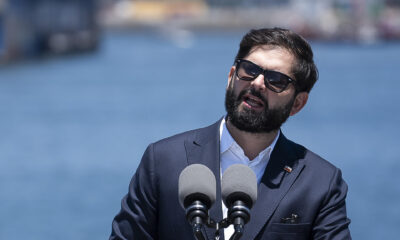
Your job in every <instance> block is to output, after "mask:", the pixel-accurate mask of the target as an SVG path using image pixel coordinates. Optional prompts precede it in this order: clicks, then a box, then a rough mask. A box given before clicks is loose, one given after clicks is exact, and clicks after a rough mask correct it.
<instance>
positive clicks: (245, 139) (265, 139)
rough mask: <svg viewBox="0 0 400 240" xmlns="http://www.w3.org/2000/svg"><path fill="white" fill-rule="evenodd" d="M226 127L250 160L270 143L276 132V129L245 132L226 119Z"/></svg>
mask: <svg viewBox="0 0 400 240" xmlns="http://www.w3.org/2000/svg"><path fill="white" fill-rule="evenodd" d="M226 128H227V129H228V131H229V133H230V134H231V136H232V138H233V139H235V141H236V143H237V144H239V146H240V147H241V148H242V149H243V151H244V154H245V155H246V157H248V158H249V159H250V160H253V159H254V158H256V157H257V156H258V154H260V152H261V151H262V150H264V149H265V148H267V147H268V146H269V145H271V143H272V142H273V141H274V139H275V137H276V135H277V134H278V130H274V131H272V132H269V133H251V132H245V131H242V130H240V129H238V128H236V127H235V126H234V125H233V124H232V123H231V122H230V121H229V120H227V121H226Z"/></svg>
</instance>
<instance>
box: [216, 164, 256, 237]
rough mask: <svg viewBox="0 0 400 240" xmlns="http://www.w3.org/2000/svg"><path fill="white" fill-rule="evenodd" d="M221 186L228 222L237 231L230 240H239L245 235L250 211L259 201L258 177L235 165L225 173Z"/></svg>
mask: <svg viewBox="0 0 400 240" xmlns="http://www.w3.org/2000/svg"><path fill="white" fill-rule="evenodd" d="M221 184H222V189H221V191H222V200H223V201H224V203H225V206H226V207H227V208H228V221H229V222H230V223H232V224H233V225H234V229H235V233H234V234H233V235H232V237H231V238H230V240H237V239H240V237H241V236H242V235H243V230H244V225H245V224H246V223H248V222H249V220H250V209H251V207H252V206H253V204H254V203H255V202H256V200H257V177H256V175H255V174H254V172H253V170H251V169H250V168H249V167H247V166H245V165H243V164H234V165H232V166H230V167H229V168H228V169H227V170H226V171H225V173H224V175H223V176H222V181H221Z"/></svg>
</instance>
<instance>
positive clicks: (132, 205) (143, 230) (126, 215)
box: [109, 145, 157, 240]
mask: <svg viewBox="0 0 400 240" xmlns="http://www.w3.org/2000/svg"><path fill="white" fill-rule="evenodd" d="M156 188H157V179H156V175H155V160H154V154H153V145H149V146H148V147H147V149H146V151H145V153H144V155H143V157H142V160H141V162H140V164H139V167H138V168H137V170H136V173H135V175H134V176H133V177H132V180H131V183H130V185H129V192H128V194H127V195H126V196H125V197H124V198H123V199H122V203H121V211H120V212H119V213H118V215H117V216H115V218H114V220H113V222H112V233H111V236H110V238H109V239H110V240H122V239H123V240H125V239H126V240H136V239H138V240H141V239H149V240H151V239H157V232H156V229H157V189H156Z"/></svg>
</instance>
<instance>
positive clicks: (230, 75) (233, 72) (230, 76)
mask: <svg viewBox="0 0 400 240" xmlns="http://www.w3.org/2000/svg"><path fill="white" fill-rule="evenodd" d="M235 70H236V68H235V66H232V67H231V70H229V75H228V85H226V87H228V86H229V85H230V84H231V81H232V80H233V79H232V77H233V75H234V74H235Z"/></svg>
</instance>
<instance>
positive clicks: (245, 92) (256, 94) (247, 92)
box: [237, 88, 268, 106]
mask: <svg viewBox="0 0 400 240" xmlns="http://www.w3.org/2000/svg"><path fill="white" fill-rule="evenodd" d="M246 94H251V95H253V96H255V97H258V98H259V99H261V101H263V102H264V103H265V106H268V100H267V99H265V98H264V96H263V95H261V93H260V92H259V91H257V90H255V89H254V88H249V89H245V90H243V91H241V92H240V93H239V96H238V97H237V100H241V99H243V96H244V95H246Z"/></svg>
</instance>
